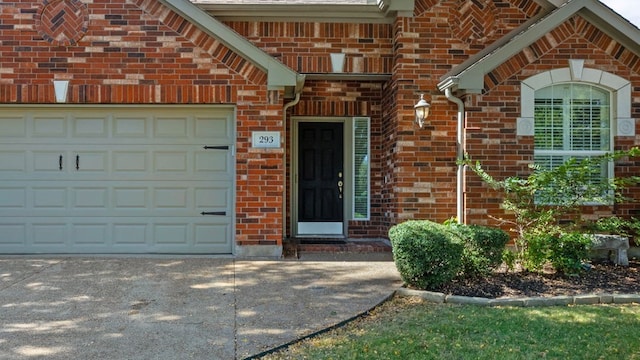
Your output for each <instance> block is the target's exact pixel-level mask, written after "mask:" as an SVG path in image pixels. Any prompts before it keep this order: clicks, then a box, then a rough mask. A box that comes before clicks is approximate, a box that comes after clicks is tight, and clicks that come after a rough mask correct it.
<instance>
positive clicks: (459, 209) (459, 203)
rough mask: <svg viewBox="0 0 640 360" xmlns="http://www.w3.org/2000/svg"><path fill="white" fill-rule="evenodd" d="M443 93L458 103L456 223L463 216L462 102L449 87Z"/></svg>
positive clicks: (462, 218)
mask: <svg viewBox="0 0 640 360" xmlns="http://www.w3.org/2000/svg"><path fill="white" fill-rule="evenodd" d="M444 94H445V96H446V97H447V99H448V100H449V101H451V102H452V103H454V104H456V105H458V126H457V140H456V146H457V149H456V162H457V163H458V170H457V175H456V217H457V218H458V223H459V224H463V223H464V222H465V218H464V165H462V164H461V161H462V160H464V150H465V149H464V103H463V102H462V100H460V99H459V98H457V97H455V96H453V95H452V94H451V88H446V89H445V90H444Z"/></svg>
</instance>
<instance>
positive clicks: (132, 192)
mask: <svg viewBox="0 0 640 360" xmlns="http://www.w3.org/2000/svg"><path fill="white" fill-rule="evenodd" d="M113 194H114V200H113V207H114V208H115V209H116V210H123V209H144V210H146V209H148V208H149V203H148V201H149V200H148V190H147V188H131V187H115V188H114V189H113Z"/></svg>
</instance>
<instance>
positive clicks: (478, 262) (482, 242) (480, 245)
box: [451, 224, 509, 277]
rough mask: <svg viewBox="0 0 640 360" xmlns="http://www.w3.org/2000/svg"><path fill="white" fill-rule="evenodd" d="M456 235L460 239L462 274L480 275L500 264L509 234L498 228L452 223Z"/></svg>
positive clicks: (487, 272) (468, 275)
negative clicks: (461, 245)
mask: <svg viewBox="0 0 640 360" xmlns="http://www.w3.org/2000/svg"><path fill="white" fill-rule="evenodd" d="M451 228H452V229H453V230H454V231H455V233H456V235H457V236H459V237H460V238H461V239H462V242H463V244H464V250H463V254H462V273H463V274H462V275H463V276H464V277H475V276H482V275H487V274H489V273H491V271H492V270H493V269H495V268H496V267H497V266H499V265H500V264H502V256H503V252H504V250H505V246H506V245H507V242H509V234H507V233H506V232H505V231H504V230H502V229H499V228H493V227H487V226H480V225H468V226H467V225H459V224H455V225H452V226H451Z"/></svg>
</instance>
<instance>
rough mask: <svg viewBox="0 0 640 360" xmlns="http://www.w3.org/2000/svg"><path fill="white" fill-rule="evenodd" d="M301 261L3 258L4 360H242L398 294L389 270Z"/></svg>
mask: <svg viewBox="0 0 640 360" xmlns="http://www.w3.org/2000/svg"><path fill="white" fill-rule="evenodd" d="M305 257H306V258H303V259H300V260H281V261H255V260H236V259H233V258H214V257H126V256H119V257H33V256H32V257H9V256H4V257H0V359H38V358H46V359H65V360H66V359H87V360H88V359H244V358H246V357H249V356H252V355H255V354H258V353H261V352H263V351H265V350H268V349H271V348H273V347H276V346H279V345H282V344H285V343H288V342H290V341H293V340H295V339H296V338H299V337H302V336H305V335H308V334H310V333H313V332H316V331H318V330H321V329H323V328H326V327H329V326H331V325H334V324H336V323H339V322H341V321H343V320H345V319H348V318H351V317H353V316H355V315H357V314H359V313H361V312H363V311H366V310H368V309H369V308H371V307H373V306H375V305H376V304H378V303H379V302H381V301H382V300H384V299H385V298H386V297H388V296H389V295H390V294H391V293H392V292H393V291H394V290H396V289H397V288H399V287H400V285H401V281H400V277H399V275H398V273H397V271H396V269H395V266H394V264H393V262H392V261H390V260H389V259H379V260H378V261H371V259H370V258H369V259H367V260H368V261H363V259H362V258H361V259H355V261H354V259H353V258H349V259H347V258H341V257H340V255H331V256H328V255H326V256H323V257H320V256H315V257H314V256H313V255H305ZM358 260H359V261H358Z"/></svg>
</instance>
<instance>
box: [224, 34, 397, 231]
mask: <svg viewBox="0 0 640 360" xmlns="http://www.w3.org/2000/svg"><path fill="white" fill-rule="evenodd" d="M227 25H228V26H230V27H231V28H233V29H234V30H235V31H237V32H238V33H240V34H241V35H243V36H244V37H246V38H247V39H249V40H250V41H251V42H252V43H253V44H254V45H256V46H258V47H260V48H261V49H263V50H264V51H266V52H267V53H269V54H271V55H272V56H274V57H275V58H277V59H279V60H281V61H282V62H283V63H284V64H285V65H287V66H289V67H290V68H292V69H294V70H296V71H298V72H300V73H331V72H332V69H331V60H330V54H331V53H340V52H343V53H345V54H346V59H345V67H344V72H345V73H360V74H362V73H372V74H390V73H391V71H392V62H393V58H392V43H391V41H392V37H391V36H392V35H391V29H392V27H391V26H390V25H388V24H345V23H316V22H310V23H303V22H290V23H282V22H237V21H236V22H228V23H227ZM382 87H383V83H382V82H374V81H354V80H349V81H346V80H344V81H343V80H335V81H320V80H307V81H306V83H305V87H304V90H303V92H302V96H301V99H300V102H299V103H298V104H297V105H295V106H294V107H292V108H291V110H290V111H289V114H288V118H290V117H292V116H293V117H295V116H300V117H303V116H304V117H309V116H312V117H318V118H319V119H322V118H331V117H334V118H335V117H354V116H366V117H370V118H371V152H372V154H371V199H372V201H371V218H370V220H367V221H350V222H349V226H348V236H350V237H356V238H357V237H360V238H363V237H364V238H366V237H381V236H386V231H387V228H386V227H385V226H382V223H383V222H386V220H385V213H384V212H383V211H382V203H383V202H384V198H383V194H382V187H381V185H382V182H383V176H382V173H383V171H382V161H381V158H382V152H381V147H382V137H381V128H382V118H381V112H382V107H381V99H382V96H383V91H382ZM290 125H291V122H290V121H289V122H288V123H287V134H288V135H290V134H291V130H292V129H291V127H290ZM287 144H288V147H287V152H288V154H287V159H291V158H292V157H291V144H292V141H291V138H290V137H289V138H288V139H287ZM287 165H288V166H290V165H291V163H290V161H288V164H287ZM287 198H288V199H291V189H289V188H288V189H287ZM287 206H289V204H287ZM289 212H290V209H288V213H289ZM289 220H290V217H289ZM289 223H290V221H287V225H288V224H289ZM290 234H291V231H290V229H288V230H287V235H290Z"/></svg>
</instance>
